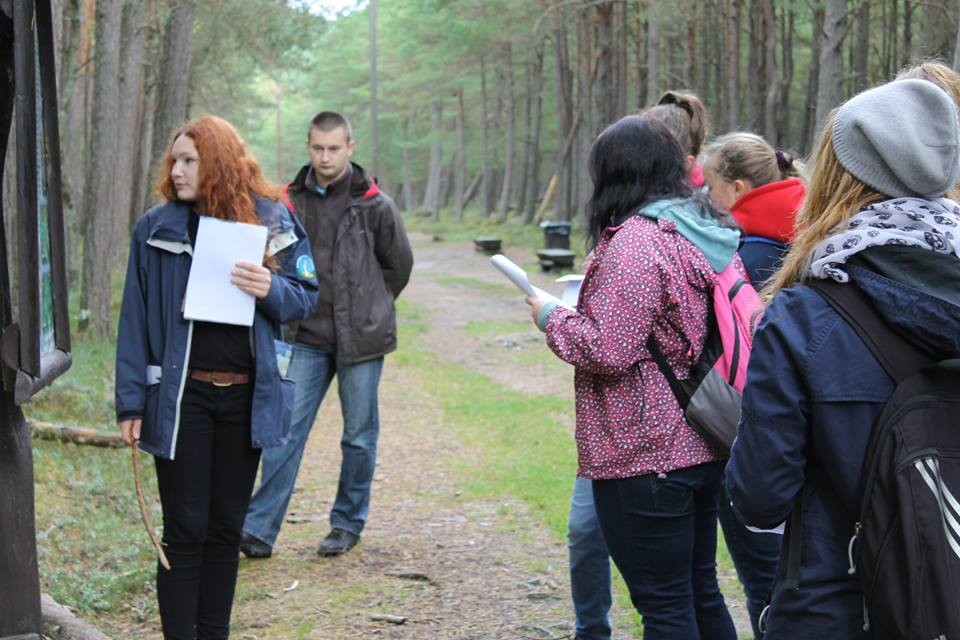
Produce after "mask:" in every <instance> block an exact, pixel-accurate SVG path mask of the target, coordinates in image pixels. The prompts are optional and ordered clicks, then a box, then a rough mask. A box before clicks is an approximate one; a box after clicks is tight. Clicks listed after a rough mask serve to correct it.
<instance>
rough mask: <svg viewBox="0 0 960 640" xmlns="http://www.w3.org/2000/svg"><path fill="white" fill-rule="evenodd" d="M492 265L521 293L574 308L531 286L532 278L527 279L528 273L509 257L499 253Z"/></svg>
mask: <svg viewBox="0 0 960 640" xmlns="http://www.w3.org/2000/svg"><path fill="white" fill-rule="evenodd" d="M490 263H491V264H492V265H493V266H495V267H496V268H497V269H499V270H500V272H501V273H503V275H505V276H507V278H508V279H509V280H510V282H512V283H513V284H515V285H516V286H517V288H518V289H520V291H523V292H524V293H525V294H527V295H528V296H531V297H533V298H547V299H548V300H552V301H553V302H556V303H557V304H559V305H562V306H564V307H567V308H568V309H573V308H574V307H573V305H571V304H568V303H567V302H565V301H563V300H561V299H560V298H558V297H557V296H555V295H552V294H549V293H547V292H546V291H544V290H543V289H541V288H539V287H536V286H534V285H533V284H531V283H530V278H528V277H527V272H526V271H524V270H523V269H521V268H520V267H519V266H518V265H517V263H516V262H513V261H512V260H510V258H508V257H507V256H505V255H502V254H499V253H498V254H497V255H495V256H491V257H490ZM574 304H576V303H574Z"/></svg>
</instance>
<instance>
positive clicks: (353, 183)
mask: <svg viewBox="0 0 960 640" xmlns="http://www.w3.org/2000/svg"><path fill="white" fill-rule="evenodd" d="M350 166H351V169H352V171H351V175H350V199H351V201H352V204H358V203H361V202H366V201H369V200H372V199H373V198H374V197H375V196H377V195H378V194H379V193H380V188H379V187H378V186H377V179H376V178H374V177H371V176H370V175H369V174H367V171H366V169H364V168H363V167H361V166H360V165H359V164H357V163H356V162H351V163H350ZM311 174H312V167H311V166H310V165H309V164H306V165H304V166H303V167H301V168H300V171H298V172H297V177H296V178H294V179H293V182H291V183H290V184H289V185H287V190H288V192H289V194H290V197H296V196H298V195H300V194H301V193H302V192H304V191H306V192H310V188H309V184H308V177H309V180H312V175H311Z"/></svg>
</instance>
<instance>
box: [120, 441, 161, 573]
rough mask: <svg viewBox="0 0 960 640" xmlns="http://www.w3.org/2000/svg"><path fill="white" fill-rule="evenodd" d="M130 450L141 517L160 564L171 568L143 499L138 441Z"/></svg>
mask: <svg viewBox="0 0 960 640" xmlns="http://www.w3.org/2000/svg"><path fill="white" fill-rule="evenodd" d="M130 450H131V452H132V453H133V482H134V485H135V486H136V487H137V503H138V504H139V505H140V519H141V520H142V521H143V526H144V528H146V530H147V535H148V536H150V542H152V543H153V546H155V547H156V548H157V555H158V556H159V557H160V564H161V565H163V568H164V569H167V570H169V569H170V561H169V560H167V554H165V553H164V552H163V545H161V544H160V540H159V539H158V538H157V534H156V533H155V532H154V531H153V525H151V524H150V516H149V515H147V503H146V501H145V500H144V499H143V483H142V482H141V481H140V446H139V445H138V444H137V442H136V441H134V443H133V446H132V447H130Z"/></svg>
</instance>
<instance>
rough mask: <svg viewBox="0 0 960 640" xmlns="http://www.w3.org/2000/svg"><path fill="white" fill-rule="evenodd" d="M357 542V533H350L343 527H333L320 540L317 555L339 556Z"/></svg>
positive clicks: (358, 539) (358, 538) (358, 537)
mask: <svg viewBox="0 0 960 640" xmlns="http://www.w3.org/2000/svg"><path fill="white" fill-rule="evenodd" d="M358 542H360V536H358V535H357V534H355V533H350V532H349V531H347V530H345V529H336V528H335V529H333V530H332V531H330V533H328V534H327V537H326V538H324V539H323V540H322V541H321V542H320V546H319V547H318V548H317V555H318V556H323V557H325V558H327V557H330V556H339V555H342V554H344V553H346V552H347V551H350V549H353V548H354V547H355V546H357V543H358Z"/></svg>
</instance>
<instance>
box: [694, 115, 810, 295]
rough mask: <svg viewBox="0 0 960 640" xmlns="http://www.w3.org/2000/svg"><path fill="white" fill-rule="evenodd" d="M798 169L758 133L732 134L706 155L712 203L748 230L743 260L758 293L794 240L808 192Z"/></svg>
mask: <svg viewBox="0 0 960 640" xmlns="http://www.w3.org/2000/svg"><path fill="white" fill-rule="evenodd" d="M799 165H800V163H799V162H797V161H795V160H794V158H793V156H792V155H790V154H789V153H786V152H785V151H781V150H780V149H774V148H773V147H771V146H770V145H769V144H767V141H766V140H764V139H763V138H761V137H760V136H758V135H756V134H754V133H745V132H736V133H728V134H726V135H723V136H720V137H719V138H717V139H716V140H714V141H713V142H711V143H710V144H709V145H707V148H706V149H705V150H704V161H703V176H704V179H705V180H706V183H707V186H708V187H709V189H710V200H712V201H713V204H714V205H715V206H717V207H719V208H721V209H725V210H727V211H729V212H730V213H731V214H733V217H734V218H736V220H737V223H738V224H739V225H740V227H741V228H742V229H743V231H744V235H743V239H742V243H741V246H740V258H741V259H742V260H743V264H744V266H745V267H746V268H747V274H748V275H749V276H750V281H751V282H752V283H753V286H754V287H756V288H757V289H761V288H763V285H764V283H765V282H766V281H767V279H768V278H769V277H770V276H771V275H773V273H774V272H775V271H776V270H777V268H778V267H779V266H780V262H781V261H782V260H783V256H784V254H785V253H786V251H787V248H788V247H789V245H790V241H791V240H792V239H793V226H794V218H795V217H796V215H797V210H798V209H800V205H801V204H802V203H803V196H804V193H805V192H806V187H805V186H804V183H803V180H802V179H801V170H802V167H800V166H799Z"/></svg>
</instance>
